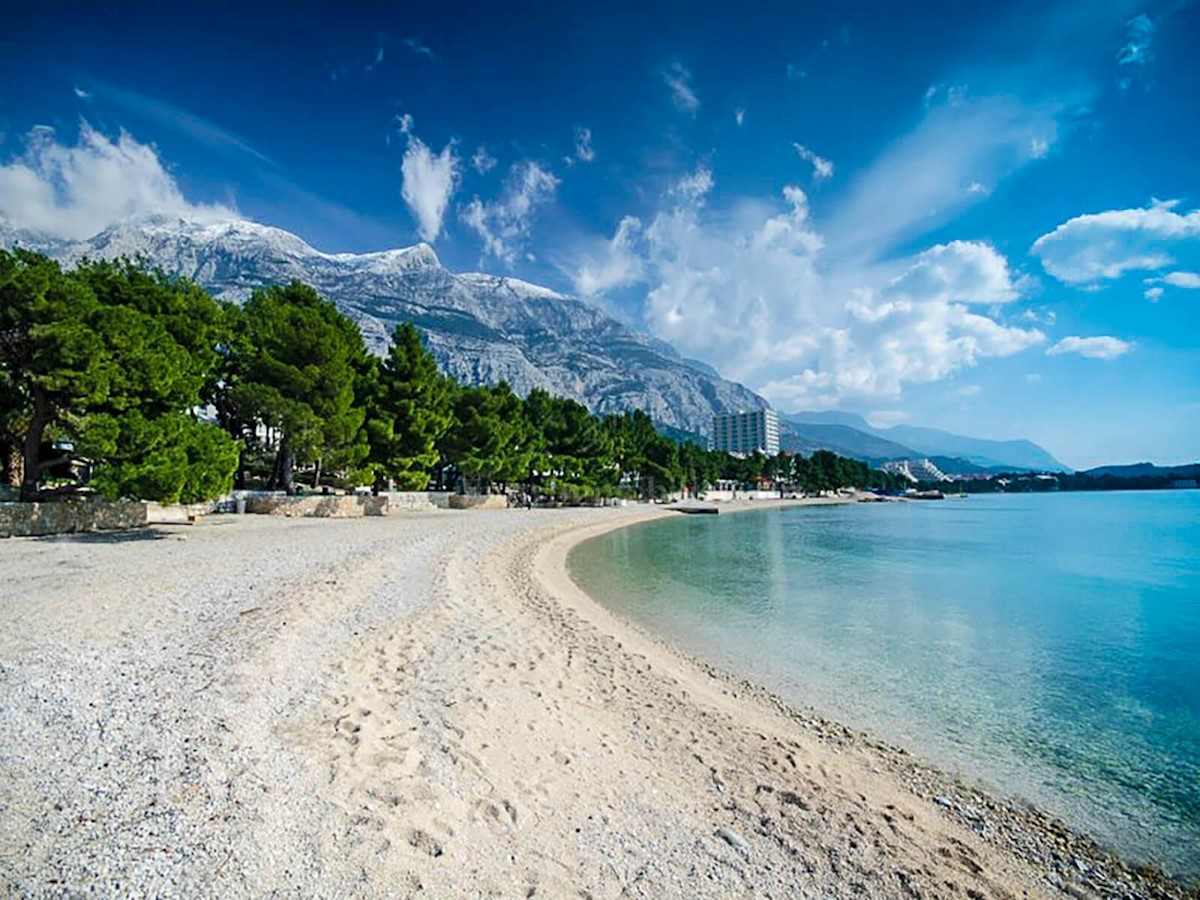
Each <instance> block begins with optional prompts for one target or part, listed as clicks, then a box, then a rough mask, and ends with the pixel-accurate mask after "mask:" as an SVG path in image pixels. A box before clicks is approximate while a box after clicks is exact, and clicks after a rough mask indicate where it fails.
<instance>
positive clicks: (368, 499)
mask: <svg viewBox="0 0 1200 900" xmlns="http://www.w3.org/2000/svg"><path fill="white" fill-rule="evenodd" d="M246 512H248V513H253V514H255V515H267V516H291V517H304V518H320V519H354V518H360V517H362V516H386V515H387V513H388V498H387V497H373V496H371V495H369V494H367V495H363V494H353V495H348V496H341V495H329V496H326V495H324V494H317V495H310V496H306V497H288V496H285V495H282V494H261V495H258V496H250V497H247V498H246Z"/></svg>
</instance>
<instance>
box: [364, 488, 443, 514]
mask: <svg viewBox="0 0 1200 900" xmlns="http://www.w3.org/2000/svg"><path fill="white" fill-rule="evenodd" d="M381 496H384V497H387V500H388V509H408V510H421V509H449V508H450V498H451V497H453V496H454V494H453V493H452V492H451V491H386V492H384V493H383V494H382V495H381Z"/></svg>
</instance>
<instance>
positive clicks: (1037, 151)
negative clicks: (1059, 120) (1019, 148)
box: [1029, 137, 1050, 159]
mask: <svg viewBox="0 0 1200 900" xmlns="http://www.w3.org/2000/svg"><path fill="white" fill-rule="evenodd" d="M1049 152H1050V142H1049V141H1047V140H1045V139H1043V138H1039V137H1032V138H1030V139H1029V155H1030V156H1031V157H1032V158H1033V159H1045V158H1046V154H1047V153H1049Z"/></svg>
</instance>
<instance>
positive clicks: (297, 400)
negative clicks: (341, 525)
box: [221, 281, 369, 493]
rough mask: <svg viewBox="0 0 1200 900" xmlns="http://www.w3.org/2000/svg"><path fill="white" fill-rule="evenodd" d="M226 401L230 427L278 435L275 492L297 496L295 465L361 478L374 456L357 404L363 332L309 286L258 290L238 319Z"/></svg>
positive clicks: (363, 357)
mask: <svg viewBox="0 0 1200 900" xmlns="http://www.w3.org/2000/svg"><path fill="white" fill-rule="evenodd" d="M237 320H238V331H239V335H238V338H237V339H235V340H234V341H233V342H232V344H231V346H230V350H229V355H228V361H227V367H226V372H225V377H224V384H223V387H222V393H223V394H224V396H223V397H222V398H221V406H222V408H223V409H224V410H225V411H226V415H227V423H228V424H229V425H230V426H231V427H237V426H238V424H239V423H246V422H250V423H254V424H255V425H256V426H259V427H262V428H266V429H269V430H271V431H272V432H276V433H278V435H279V440H278V444H277V446H276V448H275V466H274V470H273V472H272V477H271V486H272V487H276V488H282V489H284V490H286V491H287V492H288V493H293V492H294V491H295V483H294V468H295V465H296V464H297V463H301V464H308V463H311V464H313V465H314V475H313V484H314V486H316V485H317V484H318V483H319V481H320V475H321V469H322V467H324V468H327V469H331V470H340V471H347V472H349V473H351V475H356V474H358V473H357V469H358V466H359V465H360V464H361V463H362V462H363V461H364V460H365V459H366V456H367V453H368V450H369V448H368V444H367V435H366V432H365V430H364V429H363V421H364V418H365V413H364V410H363V408H362V406H361V405H359V403H358V402H357V399H358V398H357V397H356V395H355V394H356V388H357V389H358V390H359V391H360V392H361V390H362V380H361V379H362V375H363V372H364V371H365V370H366V368H367V366H368V365H369V363H368V361H367V351H366V347H365V345H364V344H363V339H362V334H361V333H360V332H359V330H358V327H357V326H356V325H355V324H354V323H353V322H352V321H350V320H349V319H348V318H346V317H345V316H344V315H342V314H341V313H340V312H339V311H338V309H337V307H336V306H335V305H334V304H333V303H330V302H329V301H327V300H324V299H322V297H321V296H320V295H319V294H318V293H317V292H316V291H315V290H313V289H312V288H311V287H309V286H307V285H304V284H301V283H300V282H298V281H293V282H292V283H291V284H289V285H288V286H286V287H268V288H264V289H262V290H258V291H255V292H254V294H253V295H252V296H251V298H250V299H249V300H248V301H247V302H246V304H245V306H243V307H242V310H241V313H240V315H239V316H237Z"/></svg>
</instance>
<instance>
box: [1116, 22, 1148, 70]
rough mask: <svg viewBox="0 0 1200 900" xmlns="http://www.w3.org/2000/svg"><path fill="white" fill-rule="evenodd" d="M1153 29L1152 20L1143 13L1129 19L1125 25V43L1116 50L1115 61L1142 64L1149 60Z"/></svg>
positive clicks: (1121, 63)
mask: <svg viewBox="0 0 1200 900" xmlns="http://www.w3.org/2000/svg"><path fill="white" fill-rule="evenodd" d="M1154 31H1155V29H1154V22H1152V21H1151V19H1150V17H1149V16H1147V15H1146V14H1145V13H1143V14H1141V15H1138V16H1134V17H1133V18H1132V19H1130V20H1129V22H1127V23H1126V26H1125V38H1126V39H1125V44H1124V45H1123V46H1122V47H1121V49H1120V50H1119V51H1117V63H1118V64H1119V65H1122V66H1130V65H1138V66H1144V65H1145V64H1146V63H1147V62H1148V61H1149V60H1150V44H1151V42H1152V41H1153V39H1154Z"/></svg>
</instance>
